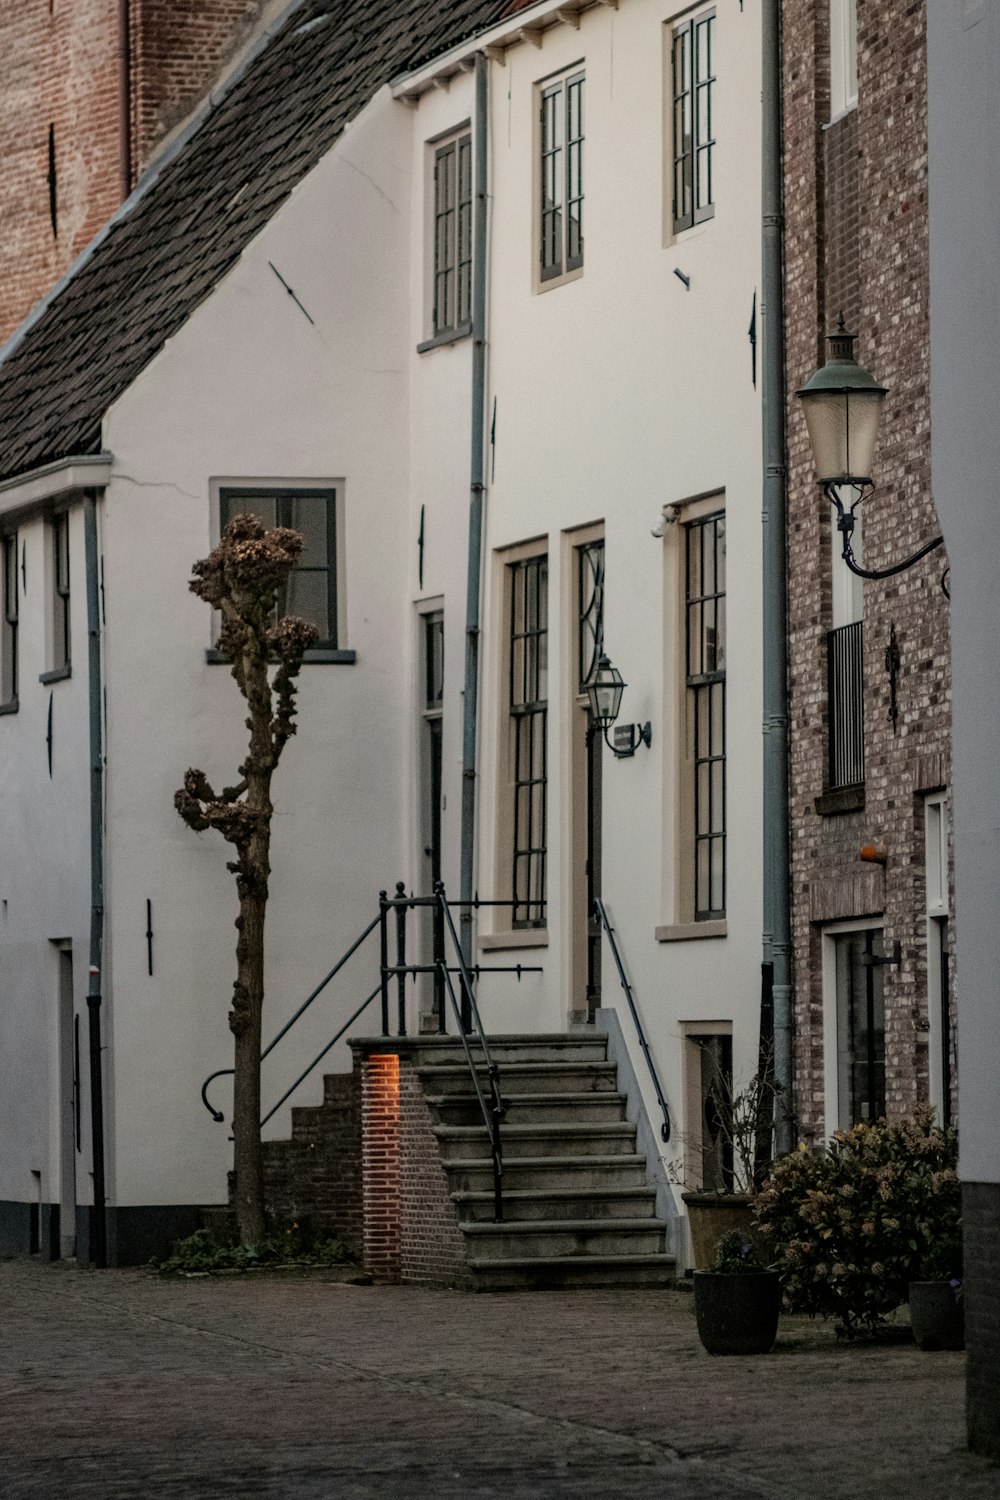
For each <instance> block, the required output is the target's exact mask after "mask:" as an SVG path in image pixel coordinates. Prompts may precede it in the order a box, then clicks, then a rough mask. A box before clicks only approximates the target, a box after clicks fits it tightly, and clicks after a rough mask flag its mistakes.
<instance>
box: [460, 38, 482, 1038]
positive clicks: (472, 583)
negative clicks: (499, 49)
mask: <svg viewBox="0 0 1000 1500" xmlns="http://www.w3.org/2000/svg"><path fill="white" fill-rule="evenodd" d="M488 67H489V64H488V62H487V59H486V56H485V54H484V53H482V52H477V53H476V76H475V87H476V96H475V99H476V102H475V123H474V130H473V151H474V153H475V210H474V215H473V225H474V228H473V252H472V455H471V465H470V480H469V559H468V580H467V584H466V591H465V695H464V699H463V709H462V829H461V854H460V871H459V898H460V901H461V908H460V914H461V948H462V956H463V958H464V959H465V962H466V964H467V965H468V966H469V967H470V968H471V967H472V963H473V954H472V902H473V896H474V890H475V857H476V739H477V731H478V719H479V608H480V605H479V600H480V589H481V579H482V571H483V556H482V554H483V504H484V497H485V490H486V486H485V422H486V210H487V163H488V152H487V130H488V115H487V85H488V71H487V70H488ZM469 1009H470V1007H469V1003H468V999H467V997H466V996H465V994H464V993H463V996H462V1024H463V1026H469V1025H471V1020H472V1018H471V1015H469V1014H467V1012H468V1011H469Z"/></svg>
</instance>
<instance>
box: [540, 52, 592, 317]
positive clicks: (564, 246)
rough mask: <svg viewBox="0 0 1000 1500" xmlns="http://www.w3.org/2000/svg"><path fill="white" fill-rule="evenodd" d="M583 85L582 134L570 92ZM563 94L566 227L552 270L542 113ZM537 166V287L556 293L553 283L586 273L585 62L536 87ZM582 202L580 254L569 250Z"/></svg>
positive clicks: (561, 169) (559, 109) (560, 171)
mask: <svg viewBox="0 0 1000 1500" xmlns="http://www.w3.org/2000/svg"><path fill="white" fill-rule="evenodd" d="M576 84H579V85H580V86H581V89H582V93H581V96H580V98H581V106H580V134H579V135H578V136H574V137H572V139H571V137H570V129H571V123H570V97H569V90H570V88H571V87H573V86H574V85H576ZM556 96H558V102H557V104H556V113H557V116H558V119H559V121H560V134H559V142H560V144H559V146H558V147H556V148H554V149H556V150H558V152H559V162H558V164H557V166H556V169H555V170H556V173H557V176H558V178H559V186H560V190H561V197H560V198H559V199H558V207H559V208H560V210H561V226H560V230H559V261H558V265H557V267H555V268H552V269H546V268H545V266H544V264H543V235H544V231H545V222H544V220H545V212H544V211H543V203H542V194H543V189H544V173H545V167H544V156H545V137H544V129H543V114H544V111H545V101H546V99H548V98H554V97H556ZM534 115H535V133H534V153H533V154H534V170H533V174H532V189H533V195H534V205H535V207H534V213H533V215H532V252H531V253H532V260H533V264H534V286H535V290H536V292H547V291H551V290H552V289H553V288H554V287H557V286H563V285H565V283H566V282H567V281H575V280H577V279H578V277H580V276H582V275H583V267H584V252H585V246H586V234H585V233H584V230H583V225H584V217H583V216H584V212H585V205H586V201H587V194H586V169H585V163H586V146H587V71H586V68H585V67H584V64H583V62H582V61H580V62H576V63H574V64H573V65H572V66H571V67H569V68H562V69H560V71H559V72H558V73H554V74H552V75H551V76H550V77H548V78H544V79H541V80H540V81H539V82H538V83H536V85H535V92H534ZM574 146H576V147H578V148H579V166H578V169H577V170H578V179H579V182H578V185H579V194H578V195H576V196H571V190H572V183H571V171H572V167H571V160H572V158H571V152H572V149H573V147H574ZM571 201H572V202H578V203H579V204H580V214H579V220H578V222H579V224H580V226H581V229H580V250H579V254H578V255H576V256H571V255H570V253H569V225H570V214H569V204H570V202H571Z"/></svg>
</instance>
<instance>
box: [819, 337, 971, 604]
mask: <svg viewBox="0 0 1000 1500" xmlns="http://www.w3.org/2000/svg"><path fill="white" fill-rule="evenodd" d="M827 337H828V340H829V344H830V353H829V355H828V356H827V361H826V364H825V365H823V366H822V367H821V368H820V369H818V370H817V371H816V373H815V375H813V377H812V379H811V380H809V381H808V382H807V383H806V385H804V386H803V387H802V389H801V390H800V391H798V392H797V394H798V397H799V400H800V401H801V402H802V409H803V411H804V413H805V419H806V427H807V428H808V429H809V443H810V446H811V447H812V452H813V462H814V463H815V465H816V478H817V480H818V482H819V483H820V484H821V485H822V487H823V492H824V494H825V495H826V497H827V499H828V500H829V501H830V503H831V505H833V506H834V507H835V508H836V511H837V530H838V531H839V532H840V534H841V536H842V537H843V546H842V549H841V556H842V557H843V559H844V562H845V563H846V564H847V566H848V567H849V568H850V570H851V572H852V573H856V574H857V575H858V577H859V578H891V577H893V575H894V574H896V573H903V572H905V571H906V569H907V568H912V567H913V565H914V563H917V562H919V561H920V559H921V558H922V557H926V556H927V554H928V552H933V551H934V549H935V547H940V546H941V543H942V542H943V540H944V538H943V537H940V536H936V537H934V539H933V540H932V541H930V542H926V543H925V544H924V546H923V547H921V548H919V550H918V551H916V552H914V554H913V556H912V557H908V558H906V560H905V561H904V562H900V563H894V564H893V566H892V567H890V568H863V567H862V566H861V565H860V563H859V562H858V561H857V559H856V558H855V556H854V551H853V548H852V546H851V538H852V536H853V534H854V520H855V516H854V512H855V510H856V509H857V507H858V506H859V505H860V504H861V501H862V500H863V499H864V498H865V493H866V492H867V491H869V490H873V489H874V488H875V486H874V485H873V483H872V480H871V477H870V476H871V471H872V461H873V459H874V456H875V440H876V438H877V437H878V424H879V418H880V416H881V415H882V403H883V402H884V401H885V398H886V396H887V394H888V392H887V390H886V387H885V386H882V385H879V384H878V382H877V381H876V380H875V379H874V377H873V376H872V375H871V374H870V373H869V371H868V370H866V369H865V367H864V365H859V364H858V362H857V360H856V359H855V357H854V341H855V339H856V338H857V334H854V333H848V332H847V329H846V327H845V325H844V318H843V314H841V316H840V319H839V321H838V323H837V329H836V332H835V333H831V334H828V335H827ZM842 488H846V489H853V490H855V491H856V492H857V494H856V499H855V500H854V503H853V505H851V506H850V507H846V506H845V505H844V502H843V500H842V499H841V497H840V491H841V489H842ZM945 593H947V589H945Z"/></svg>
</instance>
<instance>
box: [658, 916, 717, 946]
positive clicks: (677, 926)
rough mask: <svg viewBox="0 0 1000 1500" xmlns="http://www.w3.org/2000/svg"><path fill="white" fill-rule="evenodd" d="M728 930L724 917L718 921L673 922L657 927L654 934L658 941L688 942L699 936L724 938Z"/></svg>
mask: <svg viewBox="0 0 1000 1500" xmlns="http://www.w3.org/2000/svg"><path fill="white" fill-rule="evenodd" d="M727 930H728V929H727V927H726V919H725V917H723V918H722V919H721V920H720V921H716V922H672V923H671V924H670V925H669V926H668V927H657V928H656V931H655V934H654V936H655V937H656V941H657V942H658V943H688V942H691V941H692V940H693V939H694V940H697V939H699V938H724V937H725V936H726V934H727Z"/></svg>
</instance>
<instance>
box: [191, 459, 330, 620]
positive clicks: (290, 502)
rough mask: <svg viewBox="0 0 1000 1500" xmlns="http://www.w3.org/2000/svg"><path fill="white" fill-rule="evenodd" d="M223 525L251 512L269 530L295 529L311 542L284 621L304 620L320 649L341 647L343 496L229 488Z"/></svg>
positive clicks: (286, 601)
mask: <svg viewBox="0 0 1000 1500" xmlns="http://www.w3.org/2000/svg"><path fill="white" fill-rule="evenodd" d="M219 511H220V516H219V519H220V525H221V527H222V529H223V530H224V529H225V528H226V526H227V525H228V524H229V522H230V520H231V519H232V517H233V516H237V515H240V514H241V512H249V513H250V514H251V515H255V516H259V517H260V519H261V520H262V521H263V522H264V524H265V526H291V527H293V528H294V530H296V531H300V532H301V533H302V537H303V541H304V543H305V545H304V547H303V549H302V553H301V555H300V557H299V560H298V562H297V563H296V564H295V566H294V568H293V569H292V571H291V573H290V574H289V578H288V582H287V584H286V585H285V588H284V590H283V591H282V596H281V597H280V598H279V599H278V616H279V618H280V617H281V616H283V615H299V616H300V617H301V618H302V619H304V620H308V621H309V623H310V624H312V625H315V626H316V628H317V630H318V631H319V640H318V641H317V642H316V645H317V647H319V648H321V649H325V650H335V649H336V647H337V535H336V531H337V527H336V512H337V492H336V490H333V489H320V490H305V489H303V490H297V489H295V490H293V489H281V490H266V489H259V490H258V489H224V490H222V491H221V492H220V495H219Z"/></svg>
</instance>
